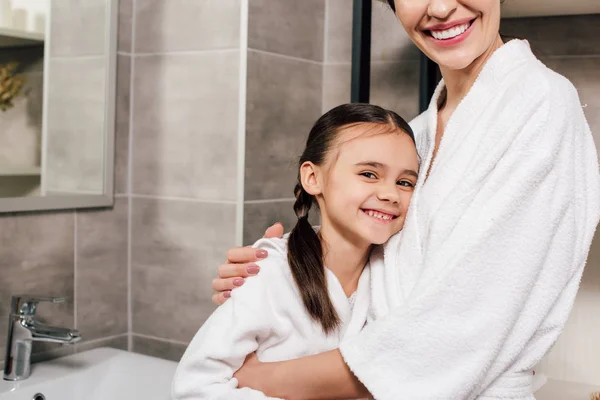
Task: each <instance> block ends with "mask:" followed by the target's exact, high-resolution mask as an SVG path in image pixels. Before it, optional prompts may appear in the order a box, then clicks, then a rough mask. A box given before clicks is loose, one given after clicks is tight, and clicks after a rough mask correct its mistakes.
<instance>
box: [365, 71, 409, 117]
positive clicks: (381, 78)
mask: <svg viewBox="0 0 600 400" xmlns="http://www.w3.org/2000/svg"><path fill="white" fill-rule="evenodd" d="M371 102H372V103H373V104H377V105H379V106H381V107H384V108H388V109H390V110H393V111H395V112H397V113H398V114H400V115H401V116H402V117H403V118H404V119H406V120H407V121H410V120H411V119H413V118H414V117H416V116H417V115H418V114H419V61H403V62H400V63H376V64H374V65H373V66H372V68H371Z"/></svg>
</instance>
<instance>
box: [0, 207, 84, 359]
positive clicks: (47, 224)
mask: <svg viewBox="0 0 600 400" xmlns="http://www.w3.org/2000/svg"><path fill="white" fill-rule="evenodd" d="M73 235H74V216H73V213H71V212H64V213H53V214H50V213H35V214H34V213H26V214H2V215H0V243H2V246H0V271H2V279H1V280H0V360H1V359H3V358H4V350H5V348H4V346H5V343H6V331H7V320H8V310H9V305H10V303H9V302H10V297H11V296H12V295H15V294H31V295H38V296H56V297H65V296H67V297H71V298H72V297H73V293H74V290H73V278H74V276H73V265H74V254H73V243H74V237H73ZM38 319H39V320H40V321H43V322H45V323H48V324H51V325H57V326H64V327H73V325H74V321H73V302H72V301H70V302H67V303H62V304H45V303H42V304H40V306H39V308H38ZM57 347H60V345H53V344H37V343H36V345H35V346H34V351H35V352H48V351H52V350H54V349H56V348H57Z"/></svg>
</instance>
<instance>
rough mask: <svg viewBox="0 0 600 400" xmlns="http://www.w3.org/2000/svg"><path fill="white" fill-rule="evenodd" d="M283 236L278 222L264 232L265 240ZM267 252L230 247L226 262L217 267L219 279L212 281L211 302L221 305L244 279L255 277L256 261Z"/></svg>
mask: <svg viewBox="0 0 600 400" xmlns="http://www.w3.org/2000/svg"><path fill="white" fill-rule="evenodd" d="M282 236H283V225H282V224H281V223H279V222H277V223H276V224H274V225H272V226H271V227H269V228H268V229H267V230H266V231H265V236H264V237H265V238H278V237H282ZM267 255H268V254H267V251H266V250H262V249H255V248H252V247H250V246H248V247H232V248H231V249H229V251H228V252H227V261H226V262H225V264H221V265H219V267H218V269H217V272H218V274H219V278H216V279H213V281H212V288H213V290H214V291H215V293H214V294H213V296H212V302H213V303H215V304H217V305H221V304H223V303H225V301H227V299H228V298H229V297H231V291H232V290H233V289H235V288H236V287H239V286H242V285H243V284H244V278H246V277H248V276H251V275H256V274H258V272H259V269H260V268H259V267H258V265H256V261H258V260H262V259H263V258H266V257H267Z"/></svg>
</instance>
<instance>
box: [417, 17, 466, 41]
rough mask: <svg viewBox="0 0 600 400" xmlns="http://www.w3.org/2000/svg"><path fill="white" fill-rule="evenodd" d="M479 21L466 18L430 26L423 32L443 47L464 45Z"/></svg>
mask: <svg viewBox="0 0 600 400" xmlns="http://www.w3.org/2000/svg"><path fill="white" fill-rule="evenodd" d="M476 21H477V19H476V18H466V19H463V20H458V21H453V22H449V23H445V24H437V25H433V26H429V27H427V28H425V29H423V31H424V32H425V35H426V36H427V37H428V38H429V40H431V41H432V42H433V43H434V44H436V45H438V46H442V47H449V46H454V45H457V44H459V43H462V42H463V41H464V40H465V39H467V37H469V35H470V34H471V32H472V31H473V29H474V27H475V23H476Z"/></svg>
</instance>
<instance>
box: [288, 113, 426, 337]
mask: <svg viewBox="0 0 600 400" xmlns="http://www.w3.org/2000/svg"><path fill="white" fill-rule="evenodd" d="M363 123H365V124H371V125H379V126H381V127H382V128H384V129H383V130H382V131H381V132H382V133H391V132H397V131H401V132H403V133H404V134H407V135H408V136H409V137H410V138H411V139H412V141H413V143H414V142H415V137H414V134H413V131H412V129H411V127H410V125H408V123H407V122H406V121H405V120H404V119H402V117H400V116H399V115H398V114H396V113H395V112H393V111H390V110H386V109H383V108H381V107H378V106H375V105H370V104H361V103H352V104H343V105H341V106H338V107H335V108H333V109H332V110H330V111H329V112H327V113H325V114H324V115H323V116H322V117H321V118H319V120H318V121H317V122H316V123H315V125H314V126H313V128H312V129H311V131H310V134H309V135H308V139H307V141H306V148H305V149H304V152H303V153H302V156H301V157H300V160H299V162H298V167H299V168H298V169H300V166H302V164H304V163H305V162H307V161H310V162H312V163H313V164H315V165H322V164H323V163H324V162H325V159H326V157H327V155H328V153H329V151H330V150H331V148H332V144H333V143H334V141H335V138H336V136H337V134H338V133H339V132H340V131H341V130H342V129H343V128H345V127H349V126H353V125H357V124H363ZM294 195H295V197H296V202H295V203H294V212H295V213H296V216H297V217H298V222H297V223H296V226H295V227H294V229H292V231H291V233H290V236H289V239H288V262H289V264H290V268H291V271H292V275H293V277H294V281H295V282H296V285H297V286H298V289H299V291H300V295H301V297H302V302H303V303H304V306H305V307H306V310H307V311H308V313H309V314H310V316H311V317H312V318H313V320H315V321H317V322H319V323H320V324H321V326H322V328H323V331H324V332H325V333H327V334H329V333H332V332H333V331H335V329H336V328H337V327H338V326H339V324H340V319H339V316H338V315H337V312H336V311H335V307H334V306H333V303H332V302H331V299H330V298H329V291H328V289H327V277H326V274H325V266H324V265H323V246H322V244H321V240H320V239H319V235H318V234H317V233H316V232H315V230H314V229H313V227H312V226H311V225H310V222H309V221H308V213H309V211H310V209H311V207H312V206H313V205H315V206H316V207H318V204H317V202H316V198H315V197H314V196H313V195H311V194H309V193H308V192H307V191H306V190H304V187H303V186H302V181H301V178H300V172H298V183H297V184H296V187H295V188H294Z"/></svg>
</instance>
